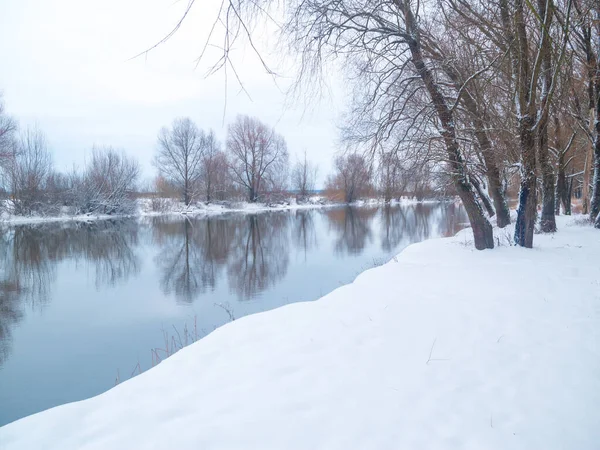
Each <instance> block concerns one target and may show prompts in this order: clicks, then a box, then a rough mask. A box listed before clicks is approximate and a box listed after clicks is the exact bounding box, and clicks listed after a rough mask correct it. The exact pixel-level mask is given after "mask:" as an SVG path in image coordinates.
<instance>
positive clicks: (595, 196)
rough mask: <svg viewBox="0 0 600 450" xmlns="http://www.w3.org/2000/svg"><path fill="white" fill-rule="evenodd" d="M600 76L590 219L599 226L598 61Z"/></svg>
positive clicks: (598, 103)
mask: <svg viewBox="0 0 600 450" xmlns="http://www.w3.org/2000/svg"><path fill="white" fill-rule="evenodd" d="M597 65H598V76H597V77H596V79H595V81H594V92H595V96H596V98H595V102H596V104H595V107H596V117H595V119H596V120H595V121H594V179H593V182H592V183H593V184H592V185H593V191H592V200H591V202H590V219H591V221H592V222H594V221H595V224H596V227H597V228H598V224H599V222H598V220H597V219H598V217H599V216H600V61H597Z"/></svg>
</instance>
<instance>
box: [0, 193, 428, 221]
mask: <svg viewBox="0 0 600 450" xmlns="http://www.w3.org/2000/svg"><path fill="white" fill-rule="evenodd" d="M437 202H438V200H423V201H421V200H416V199H411V198H402V199H400V200H399V201H398V200H394V201H393V202H392V204H393V205H412V204H416V203H437ZM157 203H159V205H157V206H158V207H156V206H154V207H153V205H152V200H151V199H138V200H137V211H136V212H135V213H134V214H131V215H107V214H75V215H74V214H69V213H68V211H66V210H65V211H64V213H63V214H61V215H58V216H15V215H11V214H9V213H7V212H6V210H10V208H6V207H5V208H2V209H3V210H4V212H1V213H0V224H3V223H4V224H10V225H24V224H36V223H45V222H68V221H76V222H89V221H93V220H108V219H115V218H123V217H144V216H163V215H176V214H179V215H186V216H199V215H219V214H225V213H230V212H238V213H239V212H246V213H258V212H265V211H277V210H280V211H284V210H295V209H309V208H327V207H336V206H340V204H339V203H331V202H329V201H328V200H327V199H325V198H323V197H320V196H314V197H311V198H310V199H309V201H308V202H306V203H297V202H296V200H295V199H289V200H287V201H285V202H280V203H272V204H266V203H249V202H215V203H204V202H197V203H195V204H193V205H189V206H186V205H185V204H184V203H183V202H180V201H175V200H171V199H161V201H160V202H157ZM382 203H383V201H381V200H377V199H371V200H367V201H362V200H361V201H358V202H356V203H354V205H355V206H375V205H379V204H382Z"/></svg>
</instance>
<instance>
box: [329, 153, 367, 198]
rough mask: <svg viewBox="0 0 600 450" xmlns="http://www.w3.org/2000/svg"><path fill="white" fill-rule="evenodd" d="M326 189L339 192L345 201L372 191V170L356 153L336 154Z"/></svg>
mask: <svg viewBox="0 0 600 450" xmlns="http://www.w3.org/2000/svg"><path fill="white" fill-rule="evenodd" d="M326 189H327V190H328V191H336V192H340V193H341V195H343V200H344V201H345V202H346V203H352V202H354V201H356V200H358V199H359V198H361V197H363V196H366V195H368V194H371V193H373V192H374V189H373V183H372V171H371V168H370V166H369V163H368V161H367V160H366V158H365V157H364V156H362V155H360V154H357V153H351V154H348V155H343V156H338V157H337V158H336V159H335V163H334V173H333V174H332V175H330V176H329V179H328V180H327V183H326Z"/></svg>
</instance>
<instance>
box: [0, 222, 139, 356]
mask: <svg viewBox="0 0 600 450" xmlns="http://www.w3.org/2000/svg"><path fill="white" fill-rule="evenodd" d="M137 233H138V227H137V224H136V223H135V222H134V221H99V222H94V223H83V222H79V223H69V224H60V225H59V224H42V225H35V226H16V227H12V228H8V229H5V230H0V365H2V362H3V361H4V360H5V359H6V358H7V357H8V354H9V352H10V342H11V336H12V328H13V327H14V326H15V325H16V324H17V323H18V322H19V320H21V318H22V317H23V315H24V313H25V308H29V309H30V310H33V311H40V310H42V309H43V308H44V306H45V305H46V304H48V303H49V302H50V299H51V296H52V292H51V290H52V285H53V283H54V281H55V277H56V265H57V264H58V263H59V262H61V261H65V260H71V261H74V262H75V263H76V264H77V263H78V262H80V261H82V260H83V261H84V262H86V263H89V264H91V266H92V267H93V269H94V272H95V284H96V288H98V289H99V288H102V287H106V286H113V285H115V284H116V283H117V282H120V281H123V282H125V281H126V280H127V279H128V278H129V277H130V276H132V275H134V274H136V273H138V272H139V266H140V263H139V258H138V256H137V255H136V253H135V246H136V245H137Z"/></svg>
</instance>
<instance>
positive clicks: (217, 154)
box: [200, 130, 223, 202]
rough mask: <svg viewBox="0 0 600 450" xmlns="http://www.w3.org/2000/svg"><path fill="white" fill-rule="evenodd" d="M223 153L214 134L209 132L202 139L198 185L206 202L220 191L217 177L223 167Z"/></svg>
mask: <svg viewBox="0 0 600 450" xmlns="http://www.w3.org/2000/svg"><path fill="white" fill-rule="evenodd" d="M222 162H223V152H222V151H221V148H220V144H219V142H218V141H217V138H216V136H215V133H214V132H213V131H212V130H210V131H209V132H208V134H207V135H206V136H205V137H204V143H203V155H202V164H201V166H200V183H201V185H202V190H203V192H204V197H205V199H206V201H207V202H210V201H211V200H213V198H214V196H215V192H216V191H218V190H220V189H221V186H219V176H220V175H221V173H222V167H223V164H222Z"/></svg>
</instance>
